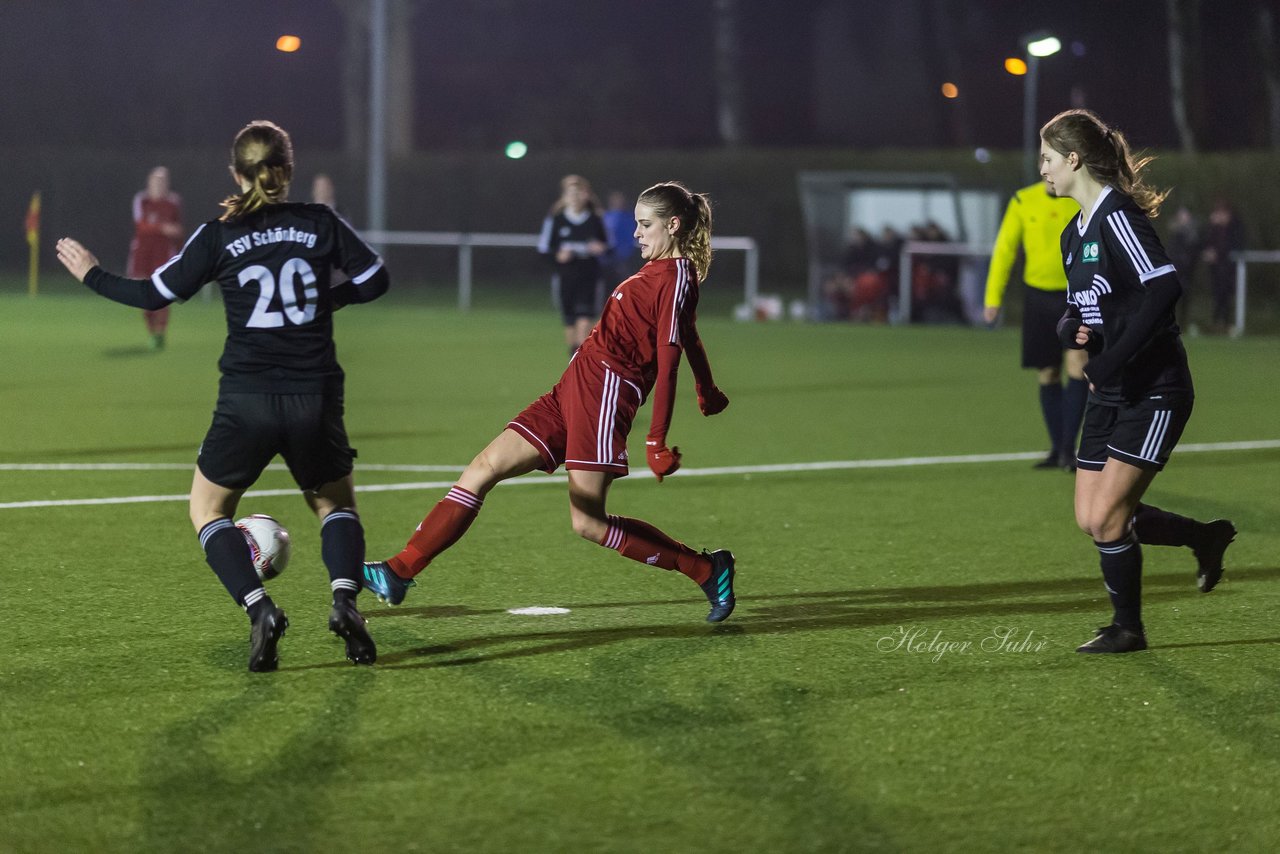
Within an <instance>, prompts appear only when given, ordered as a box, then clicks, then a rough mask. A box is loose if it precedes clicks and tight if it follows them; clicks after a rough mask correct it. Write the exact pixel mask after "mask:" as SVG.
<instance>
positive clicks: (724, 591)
mask: <svg viewBox="0 0 1280 854" xmlns="http://www.w3.org/2000/svg"><path fill="white" fill-rule="evenodd" d="M704 554H706V552H704ZM707 557H709V558H711V576H710V577H709V578H708V579H707V580H706V581H704V582H703V583H702V584H701V585H699V586H700V587H701V588H702V592H703V593H705V594H707V601H708V602H710V603H711V611H710V613H708V614H707V622H708V623H719V622H721V621H722V620H727V619H728V618H729V615H730V614H732V613H733V606H734V605H736V604H737V600H736V599H735V598H734V596H733V576H734V571H733V552H731V551H729V550H728V549H718V550H716V551H714V552H711V553H710V554H707Z"/></svg>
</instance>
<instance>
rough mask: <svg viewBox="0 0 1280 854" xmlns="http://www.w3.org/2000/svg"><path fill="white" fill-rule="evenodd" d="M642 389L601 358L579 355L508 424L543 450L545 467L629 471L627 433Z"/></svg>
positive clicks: (616, 473)
mask: <svg viewBox="0 0 1280 854" xmlns="http://www.w3.org/2000/svg"><path fill="white" fill-rule="evenodd" d="M640 403H641V393H640V388H639V386H637V385H636V384H635V383H634V382H632V381H631V380H628V379H625V378H623V377H621V376H619V375H618V373H617V372H616V371H614V370H613V369H612V368H610V367H608V366H607V365H605V364H604V363H602V362H598V361H597V362H594V363H592V362H591V360H590V359H589V358H583V359H577V358H575V359H574V360H573V361H572V362H570V363H569V368H568V370H566V371H565V372H564V376H562V377H560V382H558V383H556V385H555V388H553V389H551V391H549V392H547V393H546V394H544V395H543V396H542V397H540V398H538V399H537V400H535V401H534V402H533V403H531V404H529V405H528V406H527V407H525V410H524V412H521V413H520V414H519V415H517V416H516V417H515V418H513V419H512V420H511V422H510V423H509V424H508V425H507V426H508V427H510V428H511V429H512V430H515V431H516V432H517V433H519V434H520V435H521V436H523V437H524V438H525V439H526V440H527V441H528V442H529V444H531V445H533V446H534V447H535V448H537V449H538V453H540V454H542V463H543V464H542V470H543V471H545V472H548V473H549V472H553V471H555V470H556V468H558V467H559V466H560V464H561V463H563V464H564V467H565V468H566V469H576V470H580V471H606V472H610V473H612V474H615V475H617V476H618V477H625V476H626V474H627V434H628V433H630V432H631V422H632V421H633V420H634V419H635V417H636V410H637V409H639V408H640Z"/></svg>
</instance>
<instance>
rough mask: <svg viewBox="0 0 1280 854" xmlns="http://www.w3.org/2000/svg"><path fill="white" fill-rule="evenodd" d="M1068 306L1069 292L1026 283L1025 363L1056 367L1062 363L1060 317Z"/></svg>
mask: <svg viewBox="0 0 1280 854" xmlns="http://www.w3.org/2000/svg"><path fill="white" fill-rule="evenodd" d="M1066 310H1067V292H1066V291H1065V290H1061V291H1042V290H1040V289H1039V288H1033V287H1031V286H1030V285H1027V284H1023V286H1022V367H1024V368H1036V369H1041V368H1056V367H1058V366H1060V365H1061V364H1062V350H1063V348H1062V342H1061V341H1059V340H1058V320H1059V319H1061V317H1062V313H1063V312H1064V311H1066Z"/></svg>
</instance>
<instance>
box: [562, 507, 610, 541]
mask: <svg viewBox="0 0 1280 854" xmlns="http://www.w3.org/2000/svg"><path fill="white" fill-rule="evenodd" d="M570 520H571V522H572V524H573V532H574V533H575V534H577V535H578V536H579V537H582V539H584V540H590V541H591V542H593V543H598V542H600V541H601V540H603V539H604V535H605V533H606V531H607V530H608V528H609V525H608V524H607V523H606V522H605V521H604V520H603V519H597V518H595V517H594V516H589V515H587V514H586V513H579V512H574V513H571V514H570Z"/></svg>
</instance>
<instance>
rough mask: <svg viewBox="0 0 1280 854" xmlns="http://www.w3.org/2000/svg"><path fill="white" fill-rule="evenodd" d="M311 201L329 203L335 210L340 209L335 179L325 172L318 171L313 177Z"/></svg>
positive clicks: (322, 203)
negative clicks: (334, 183)
mask: <svg viewBox="0 0 1280 854" xmlns="http://www.w3.org/2000/svg"><path fill="white" fill-rule="evenodd" d="M311 203H312V204H313V205H328V206H329V207H330V208H332V209H333V210H335V211H336V210H337V209H338V194H337V191H336V190H335V189H334V186H333V179H332V178H330V177H329V176H328V175H327V174H325V173H324V172H320V173H317V174H316V177H314V178H312V179H311Z"/></svg>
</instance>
